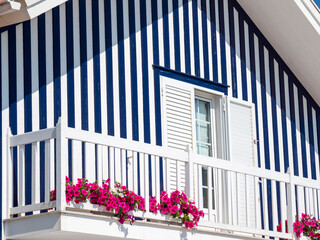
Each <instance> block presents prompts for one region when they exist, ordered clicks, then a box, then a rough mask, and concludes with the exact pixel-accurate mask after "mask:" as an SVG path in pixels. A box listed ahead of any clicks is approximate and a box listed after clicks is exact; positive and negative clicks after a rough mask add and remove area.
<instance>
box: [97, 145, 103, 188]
mask: <svg viewBox="0 0 320 240" xmlns="http://www.w3.org/2000/svg"><path fill="white" fill-rule="evenodd" d="M96 158H97V167H96V168H97V169H96V172H97V181H98V184H101V183H102V175H103V174H102V171H103V169H102V161H103V155H102V146H101V145H97V156H96Z"/></svg>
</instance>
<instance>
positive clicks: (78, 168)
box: [71, 140, 84, 183]
mask: <svg viewBox="0 0 320 240" xmlns="http://www.w3.org/2000/svg"><path fill="white" fill-rule="evenodd" d="M71 144H72V182H73V183H76V182H77V179H78V178H82V177H84V176H82V168H83V167H84V166H82V142H80V141H77V140H72V143H71Z"/></svg>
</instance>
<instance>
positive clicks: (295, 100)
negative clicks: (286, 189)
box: [293, 84, 303, 177]
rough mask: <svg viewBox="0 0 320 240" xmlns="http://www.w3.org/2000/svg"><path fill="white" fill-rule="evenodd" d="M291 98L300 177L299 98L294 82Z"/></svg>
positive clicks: (301, 170)
mask: <svg viewBox="0 0 320 240" xmlns="http://www.w3.org/2000/svg"><path fill="white" fill-rule="evenodd" d="M293 100H294V115H295V120H296V139H297V156H298V167H299V176H300V177H302V176H303V169H302V150H301V134H300V131H301V130H300V116H299V115H300V114H299V100H298V88H297V86H296V85H295V84H293Z"/></svg>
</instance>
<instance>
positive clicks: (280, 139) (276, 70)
mask: <svg viewBox="0 0 320 240" xmlns="http://www.w3.org/2000/svg"><path fill="white" fill-rule="evenodd" d="M273 62H274V75H275V76H274V80H275V89H276V104H277V105H276V110H277V127H278V146H279V162H280V172H283V173H284V172H285V169H284V152H283V151H284V150H285V149H284V145H283V137H282V117H281V97H280V80H279V64H278V62H277V61H276V60H275V59H274V60H273Z"/></svg>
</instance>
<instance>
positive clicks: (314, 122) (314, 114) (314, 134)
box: [312, 108, 320, 180]
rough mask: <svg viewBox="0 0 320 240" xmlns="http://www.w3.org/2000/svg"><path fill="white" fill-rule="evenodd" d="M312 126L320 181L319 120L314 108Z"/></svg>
mask: <svg viewBox="0 0 320 240" xmlns="http://www.w3.org/2000/svg"><path fill="white" fill-rule="evenodd" d="M312 126H313V145H314V152H315V166H316V179H317V180H320V170H319V148H318V134H317V129H318V127H317V120H316V111H315V110H314V108H312Z"/></svg>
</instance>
